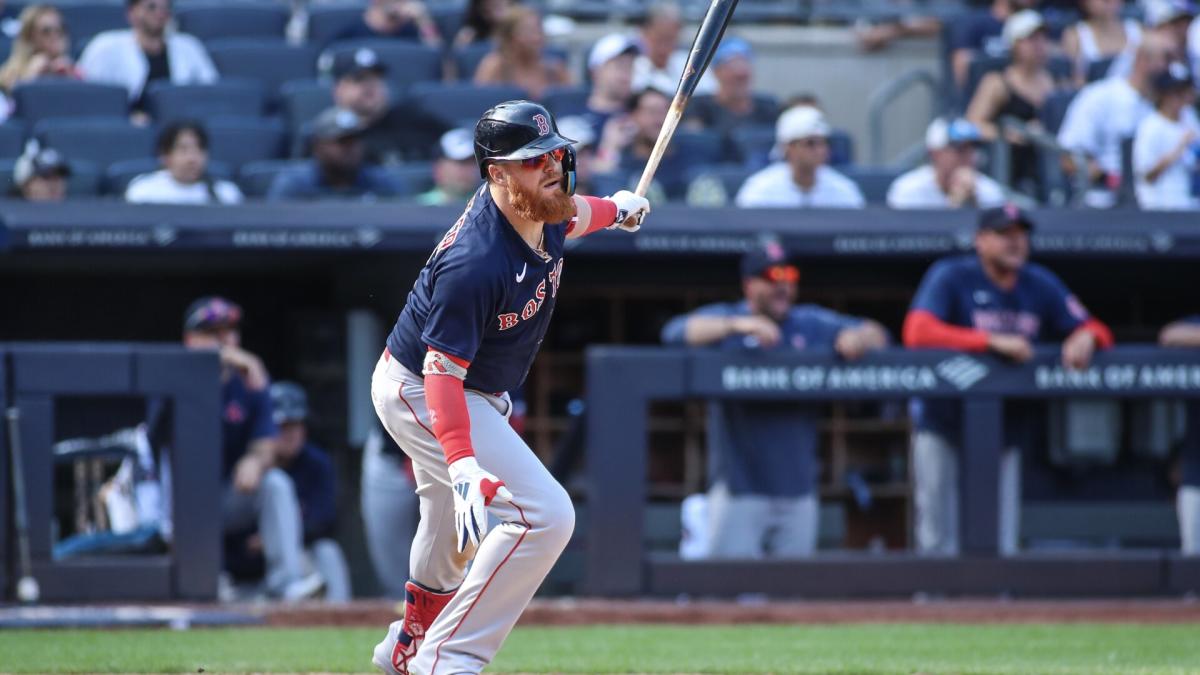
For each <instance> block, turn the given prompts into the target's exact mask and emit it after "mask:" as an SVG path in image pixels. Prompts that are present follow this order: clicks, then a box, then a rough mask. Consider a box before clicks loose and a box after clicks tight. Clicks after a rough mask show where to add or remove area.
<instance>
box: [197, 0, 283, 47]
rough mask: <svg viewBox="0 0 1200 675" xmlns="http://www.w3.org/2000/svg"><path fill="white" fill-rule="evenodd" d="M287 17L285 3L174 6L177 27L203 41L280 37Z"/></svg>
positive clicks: (225, 3) (224, 3) (226, 3)
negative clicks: (176, 7)
mask: <svg viewBox="0 0 1200 675" xmlns="http://www.w3.org/2000/svg"><path fill="white" fill-rule="evenodd" d="M288 19H289V14H288V9H287V7H286V6H285V5H282V4H272V3H267V2H262V3H254V4H240V3H239V4H234V3H229V2H223V3H220V4H213V5H208V6H204V5H199V6H197V5H192V6H188V7H180V8H178V9H176V10H175V20H176V21H177V22H178V23H179V30H180V31H182V32H184V33H189V34H191V35H195V36H196V37H198V38H200V39H201V40H204V41H205V42H207V41H209V40H219V39H223V38H276V39H282V38H283V37H284V30H285V29H286V28H287V23H288Z"/></svg>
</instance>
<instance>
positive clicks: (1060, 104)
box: [1038, 89, 1076, 134]
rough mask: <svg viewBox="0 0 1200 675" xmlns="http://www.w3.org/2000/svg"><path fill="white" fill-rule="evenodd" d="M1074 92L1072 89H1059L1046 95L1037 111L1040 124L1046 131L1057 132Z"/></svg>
mask: <svg viewBox="0 0 1200 675" xmlns="http://www.w3.org/2000/svg"><path fill="white" fill-rule="evenodd" d="M1075 94H1076V92H1075V90H1074V89H1059V90H1057V91H1054V92H1052V93H1051V94H1050V95H1049V96H1048V97H1046V102H1045V103H1044V104H1042V109H1041V111H1040V112H1039V113H1038V117H1040V118H1041V120H1042V126H1044V127H1046V131H1049V132H1050V133H1051V134H1057V133H1058V129H1059V127H1061V126H1062V123H1063V118H1064V117H1066V116H1067V108H1068V107H1070V105H1071V101H1072V100H1073V99H1074V98H1075Z"/></svg>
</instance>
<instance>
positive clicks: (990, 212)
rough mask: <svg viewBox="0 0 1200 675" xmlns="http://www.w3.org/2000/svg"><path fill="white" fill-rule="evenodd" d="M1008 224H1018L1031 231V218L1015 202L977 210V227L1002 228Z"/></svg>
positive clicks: (984, 228)
mask: <svg viewBox="0 0 1200 675" xmlns="http://www.w3.org/2000/svg"><path fill="white" fill-rule="evenodd" d="M1010 225H1020V226H1021V227H1023V228H1025V231H1026V232H1032V231H1033V219H1032V218H1030V217H1029V214H1028V213H1026V212H1025V211H1023V210H1022V209H1021V208H1020V207H1018V206H1017V205H1016V204H1005V205H1004V206H995V207H992V208H990V209H984V210H982V211H980V212H979V229H981V230H1003V229H1005V228H1007V227H1009V226H1010Z"/></svg>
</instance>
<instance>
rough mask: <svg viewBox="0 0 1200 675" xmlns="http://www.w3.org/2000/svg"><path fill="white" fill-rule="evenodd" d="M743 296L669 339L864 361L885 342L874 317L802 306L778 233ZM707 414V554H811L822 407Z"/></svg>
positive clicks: (745, 276) (746, 407) (744, 407)
mask: <svg viewBox="0 0 1200 675" xmlns="http://www.w3.org/2000/svg"><path fill="white" fill-rule="evenodd" d="M741 274H742V293H743V299H742V300H741V301H740V302H729V303H717V304H713V305H708V306H705V307H701V308H699V309H697V310H695V311H693V312H691V313H689V314H685V315H683V316H678V317H675V318H673V319H671V321H670V322H668V323H667V325H666V326H664V327H663V330H662V340H663V342H664V343H666V344H669V345H689V346H694V347H700V346H710V347H713V348H717V349H721V350H723V351H727V352H742V353H746V352H771V351H774V352H778V351H781V350H784V351H786V350H820V351H823V352H832V354H831V356H835V357H836V358H842V359H846V360H850V361H853V360H857V359H859V358H860V357H862V356H863V355H864V354H866V353H867V352H870V351H873V350H876V349H881V348H883V347H884V346H886V345H887V342H888V337H887V333H886V332H885V331H884V329H883V328H882V327H881V326H880V325H879V324H878V323H876V322H874V321H871V320H869V319H860V318H856V317H850V316H845V315H841V314H837V313H835V312H833V311H830V310H828V309H825V308H823V307H818V306H816V305H799V306H796V305H795V304H794V303H795V301H796V290H797V282H798V281H799V278H800V271H799V270H798V269H797V268H796V267H794V266H792V265H790V264H788V261H787V257H786V255H785V253H784V251H783V247H782V246H781V245H780V244H779V243H778V242H777V241H773V240H768V241H765V242H764V243H763V245H762V246H759V247H755V248H752V249H750V250H749V251H748V252H747V253H746V255H745V256H744V257H743V258H742V263H741ZM708 408H709V412H708V443H709V456H710V461H709V467H710V471H709V476H708V483H709V490H708V528H707V529H708V532H707V534H708V537H707V540H708V551H707V556H706V557H712V558H762V557H764V556H767V555H769V556H778V557H798V556H808V555H812V553H813V552H814V550H815V549H816V543H817V523H818V519H817V512H818V506H819V500H818V496H817V473H818V471H817V457H816V447H817V437H818V431H817V417H818V416H819V412H818V409H817V407H816V406H814V405H811V404H809V405H804V404H801V403H794V402H784V403H772V404H764V403H762V402H750V403H747V402H734V401H711V402H710V403H709V406H708Z"/></svg>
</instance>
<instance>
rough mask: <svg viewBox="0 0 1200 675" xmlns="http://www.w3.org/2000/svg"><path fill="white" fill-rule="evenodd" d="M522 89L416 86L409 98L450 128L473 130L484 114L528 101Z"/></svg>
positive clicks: (510, 87) (435, 85)
mask: <svg viewBox="0 0 1200 675" xmlns="http://www.w3.org/2000/svg"><path fill="white" fill-rule="evenodd" d="M527 96H528V94H526V93H525V90H523V89H521V88H520V87H513V86H509V85H474V84H469V83H457V84H441V83H428V82H422V83H418V84H414V85H413V86H412V89H410V90H409V97H410V98H412V99H413V100H414V101H417V103H419V104H420V106H421V107H422V108H424V109H425V111H426V112H428V113H430V114H431V115H434V116H436V117H439V118H441V119H442V120H444V121H445V122H446V123H447V124H449V125H450V126H467V127H472V128H473V127H474V126H475V122H476V121H478V120H479V116H480V115H481V114H482V113H483V111H485V110H487V109H488V108H490V107H492V106H493V105H495V104H497V103H500V102H501V101H508V100H511V99H514V98H526V97H527Z"/></svg>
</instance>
